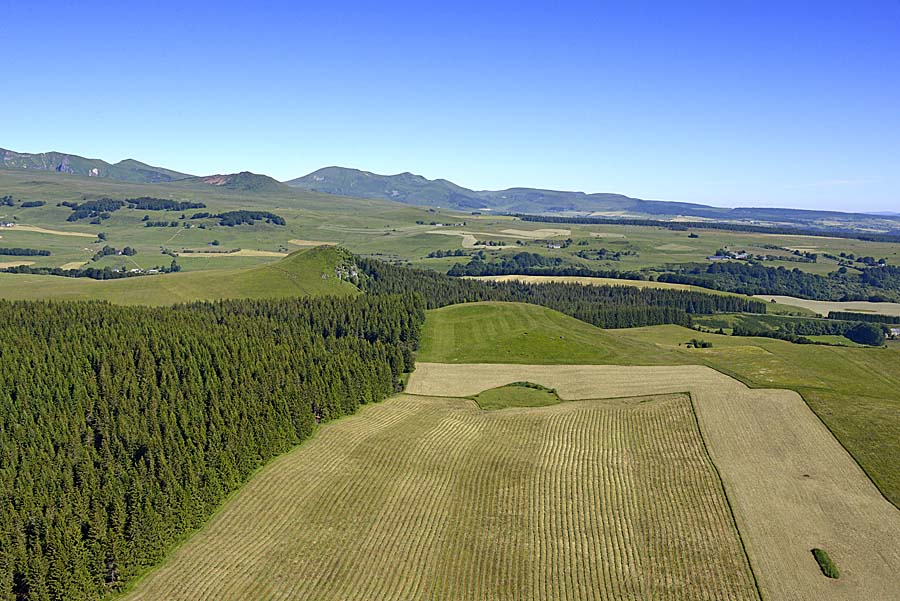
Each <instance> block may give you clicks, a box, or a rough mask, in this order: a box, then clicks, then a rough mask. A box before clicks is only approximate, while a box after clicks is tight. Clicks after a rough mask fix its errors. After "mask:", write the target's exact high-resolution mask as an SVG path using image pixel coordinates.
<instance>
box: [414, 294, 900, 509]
mask: <svg viewBox="0 0 900 601" xmlns="http://www.w3.org/2000/svg"><path fill="white" fill-rule="evenodd" d="M697 337H702V338H703V339H705V340H707V341H710V342H712V343H713V347H712V348H710V349H689V348H687V347H686V343H687V342H688V341H689V340H691V339H692V338H697ZM418 358H419V360H420V361H429V362H442V363H524V364H532V363H534V364H536V363H543V364H566V363H569V364H578V363H580V364H589V363H598V364H600V363H607V364H610V363H612V364H633V365H697V364H699V365H708V366H709V367H712V368H714V369H716V370H718V371H721V372H723V373H726V374H728V375H730V376H732V377H734V378H737V379H738V380H741V381H742V382H744V383H745V384H747V385H749V386H751V387H754V388H786V389H792V390H796V391H797V392H799V393H800V394H801V395H802V396H803V398H804V399H805V400H806V402H807V403H808V404H809V406H810V407H811V408H812V409H813V411H815V412H816V414H817V415H818V416H819V417H820V418H821V419H822V421H823V422H825V424H826V425H827V426H828V428H829V429H830V430H831V431H832V432H833V433H834V434H835V436H837V438H838V440H839V441H840V442H841V444H843V445H844V446H845V447H846V448H847V450H848V451H850V453H851V454H852V455H853V457H854V458H855V459H856V460H857V461H858V462H859V463H860V465H862V467H863V468H864V469H865V470H866V472H867V473H868V474H869V476H870V477H871V478H872V480H873V481H874V482H875V484H876V485H877V486H878V487H879V488H880V489H881V491H882V492H883V493H884V494H885V496H887V497H888V498H889V499H890V500H891V501H892V502H894V504H897V505H900V394H898V391H900V348H898V347H889V348H882V349H865V348H847V347H825V346H813V345H798V344H791V343H789V342H784V341H781V340H771V339H767V338H744V337H730V336H720V335H716V334H705V333H704V334H698V333H697V332H695V331H693V330H690V329H687V328H682V327H679V326H654V327H647V328H632V329H627V330H601V329H599V328H595V327H593V326H591V325H588V324H585V323H583V322H580V321H578V320H575V319H572V318H569V317H567V316H565V315H562V314H560V313H557V312H555V311H552V310H550V309H545V308H543V307H536V306H532V305H522V304H517V303H473V304H468V305H456V306H451V307H445V308H443V309H437V310H434V311H429V312H428V318H427V320H426V322H425V328H424V330H423V340H422V350H421V352H420V354H419V357H418Z"/></svg>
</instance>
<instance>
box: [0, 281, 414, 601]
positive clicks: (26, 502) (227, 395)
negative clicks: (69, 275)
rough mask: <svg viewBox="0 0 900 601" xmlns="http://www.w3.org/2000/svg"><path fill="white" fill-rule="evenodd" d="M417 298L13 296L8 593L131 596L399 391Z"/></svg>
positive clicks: (2, 585) (5, 460)
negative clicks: (278, 469)
mask: <svg viewBox="0 0 900 601" xmlns="http://www.w3.org/2000/svg"><path fill="white" fill-rule="evenodd" d="M423 319H424V305H423V302H422V300H421V298H419V297H417V296H415V295H409V294H406V295H400V296H387V297H372V296H361V297H357V298H352V299H345V298H322V299H290V300H278V301H249V300H241V301H227V302H220V303H195V304H191V305H185V306H178V307H171V308H150V307H120V306H113V305H109V304H105V303H98V302H91V303H51V302H0V599H9V600H17V601H50V600H70V599H79V600H91V599H100V598H102V597H104V596H105V595H107V594H108V593H111V592H115V591H117V590H120V589H121V588H122V587H123V586H124V585H125V584H126V583H127V582H128V581H129V579H131V578H132V577H133V576H134V575H135V574H137V573H138V572H139V571H140V570H141V569H142V568H144V567H146V566H150V565H153V564H155V563H157V562H159V561H160V560H161V559H162V558H163V557H164V556H165V554H166V553H167V552H168V551H169V550H170V549H171V548H172V546H173V544H174V543H176V542H177V541H178V540H179V538H180V537H182V536H183V535H184V534H185V533H187V532H189V531H191V530H192V529H195V528H197V527H199V526H200V525H201V524H202V523H203V522H204V521H205V520H206V519H207V518H208V517H209V516H210V515H211V513H212V512H213V511H214V510H215V508H216V507H217V506H218V505H219V504H220V503H221V502H222V501H223V500H224V499H225V498H226V497H227V496H228V494H230V493H231V492H233V491H234V490H236V489H237V488H238V487H239V486H240V485H241V484H242V483H243V482H244V481H245V480H246V479H247V478H248V476H249V475H250V474H251V473H252V472H253V470H254V469H256V468H257V467H259V466H260V465H262V464H263V463H265V462H266V461H267V460H269V459H270V458H272V457H273V456H275V455H277V454H279V453H282V452H285V451H287V450H288V449H290V448H291V447H293V446H294V445H296V444H297V443H299V442H300V441H302V440H304V439H305V438H307V437H308V436H309V435H310V434H311V433H312V432H313V431H314V429H315V427H316V423H317V422H318V421H322V420H328V419H333V418H335V417H338V416H341V415H346V414H349V413H353V412H354V411H355V410H356V409H357V408H358V407H359V405H361V404H365V403H370V402H374V401H378V400H380V399H383V398H385V397H387V396H388V395H390V394H392V393H393V392H394V391H396V390H398V389H399V388H400V374H401V373H403V372H404V371H407V370H409V369H410V368H411V367H412V350H413V349H414V348H415V346H416V344H417V341H418V336H419V329H420V326H421V323H422V321H423Z"/></svg>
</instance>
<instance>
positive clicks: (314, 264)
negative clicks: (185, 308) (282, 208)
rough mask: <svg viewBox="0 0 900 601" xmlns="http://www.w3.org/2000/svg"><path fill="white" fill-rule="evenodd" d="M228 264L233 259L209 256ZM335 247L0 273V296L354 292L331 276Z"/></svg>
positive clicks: (154, 300) (129, 298) (152, 300)
mask: <svg viewBox="0 0 900 601" xmlns="http://www.w3.org/2000/svg"><path fill="white" fill-rule="evenodd" d="M211 260H212V261H219V262H221V263H226V264H228V263H232V261H235V260H237V259H227V260H226V259H211ZM341 260H342V255H341V254H339V252H338V251H335V250H331V249H319V248H312V249H308V250H304V251H297V252H296V253H294V254H292V255H290V256H288V257H285V258H283V259H281V260H280V261H278V262H277V263H271V264H268V265H258V266H251V267H240V268H236V269H229V270H215V271H212V270H210V271H193V272H182V273H169V274H160V275H152V276H142V277H132V278H123V279H117V280H92V279H89V278H65V277H59V276H52V275H24V274H10V273H0V299H6V300H34V299H47V300H51V299H52V300H104V301H109V302H111V303H117V304H124V305H171V304H175V303H179V302H189V301H195V300H216V299H223V298H279V297H286V296H302V295H320V294H336V295H347V294H358V290H357V289H356V287H354V286H353V285H351V284H349V283H348V282H342V281H340V280H338V279H337V277H336V276H335V267H336V266H337V265H338V264H339V263H340V261H341Z"/></svg>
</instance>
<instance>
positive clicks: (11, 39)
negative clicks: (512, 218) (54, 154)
mask: <svg viewBox="0 0 900 601" xmlns="http://www.w3.org/2000/svg"><path fill="white" fill-rule="evenodd" d="M3 4H4V6H3V8H2V12H0V35H2V40H3V48H4V53H3V59H2V68H0V74H2V75H0V84H2V85H0V147H5V148H10V149H13V150H19V151H26V152H39V151H44V150H60V151H65V152H71V153H75V154H81V155H86V156H91V157H97V158H103V159H106V160H109V161H116V160H120V159H123V158H128V157H132V158H137V159H140V160H143V161H145V162H148V163H151V164H156V165H161V166H166V167H170V168H173V169H179V170H182V171H187V172H190V173H195V174H209V173H228V172H234V171H239V170H250V171H254V172H260V173H267V174H269V175H272V176H274V177H276V178H279V179H282V180H284V179H289V178H292V177H297V176H300V175H304V174H306V173H308V172H310V171H312V170H314V169H317V168H319V167H323V166H326V165H343V166H350V167H358V168H362V169H367V170H370V171H375V172H379V173H397V172H401V171H412V172H415V173H420V174H422V175H425V176H426V177H430V178H434V177H444V178H447V179H450V180H453V181H455V182H457V183H459V184H461V185H464V186H467V187H471V188H476V189H496V188H503V187H509V186H534V187H546V188H555V189H577V190H585V191H589V192H620V193H624V194H629V195H633V196H639V197H643V198H654V199H664V200H685V201H694V202H705V203H710V204H718V205H724V206H733V205H745V206H746V205H757V206H762V205H770V206H771V205H781V206H797V207H822V208H835V209H845V210H896V211H900V192H898V191H900V2H897V1H896V0H892V1H886V2H865V1H854V2H849V1H842V2H823V1H818V2H789V1H785V2H774V1H773V2H758V1H750V2H743V1H737V0H736V1H731V0H729V1H727V2H722V1H714V2H692V1H685V2H658V3H644V2H617V3H611V2H585V3H549V2H548V3H527V2H515V3H490V2H472V3H469V2H463V1H454V2H447V3H444V4H443V5H442V6H439V7H434V6H429V4H428V3H413V2H409V3H399V2H394V3H392V2H371V3H344V2H310V3H300V2H260V3H258V4H256V5H253V4H252V3H245V2H240V3H238V2H229V1H227V0H223V1H220V2H216V3H186V4H190V6H186V5H185V4H183V3H181V2H179V3H170V2H154V3H142V4H143V6H141V7H136V6H131V5H132V4H136V3H130V2H128V3H126V2H91V1H84V2H74V1H73V2H61V1H53V0H50V1H45V2H4V3H3Z"/></svg>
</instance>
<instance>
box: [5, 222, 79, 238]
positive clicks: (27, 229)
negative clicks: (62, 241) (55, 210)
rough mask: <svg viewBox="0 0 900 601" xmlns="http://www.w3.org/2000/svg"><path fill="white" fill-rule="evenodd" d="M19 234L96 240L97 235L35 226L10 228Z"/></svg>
mask: <svg viewBox="0 0 900 601" xmlns="http://www.w3.org/2000/svg"><path fill="white" fill-rule="evenodd" d="M12 229H13V230H15V231H19V232H35V233H36V234H53V235H54V236H76V237H78V238H96V237H97V234H86V233H84V232H63V231H60V230H49V229H47V228H43V227H37V226H36V225H16V226H15V227H14V228H12Z"/></svg>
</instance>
